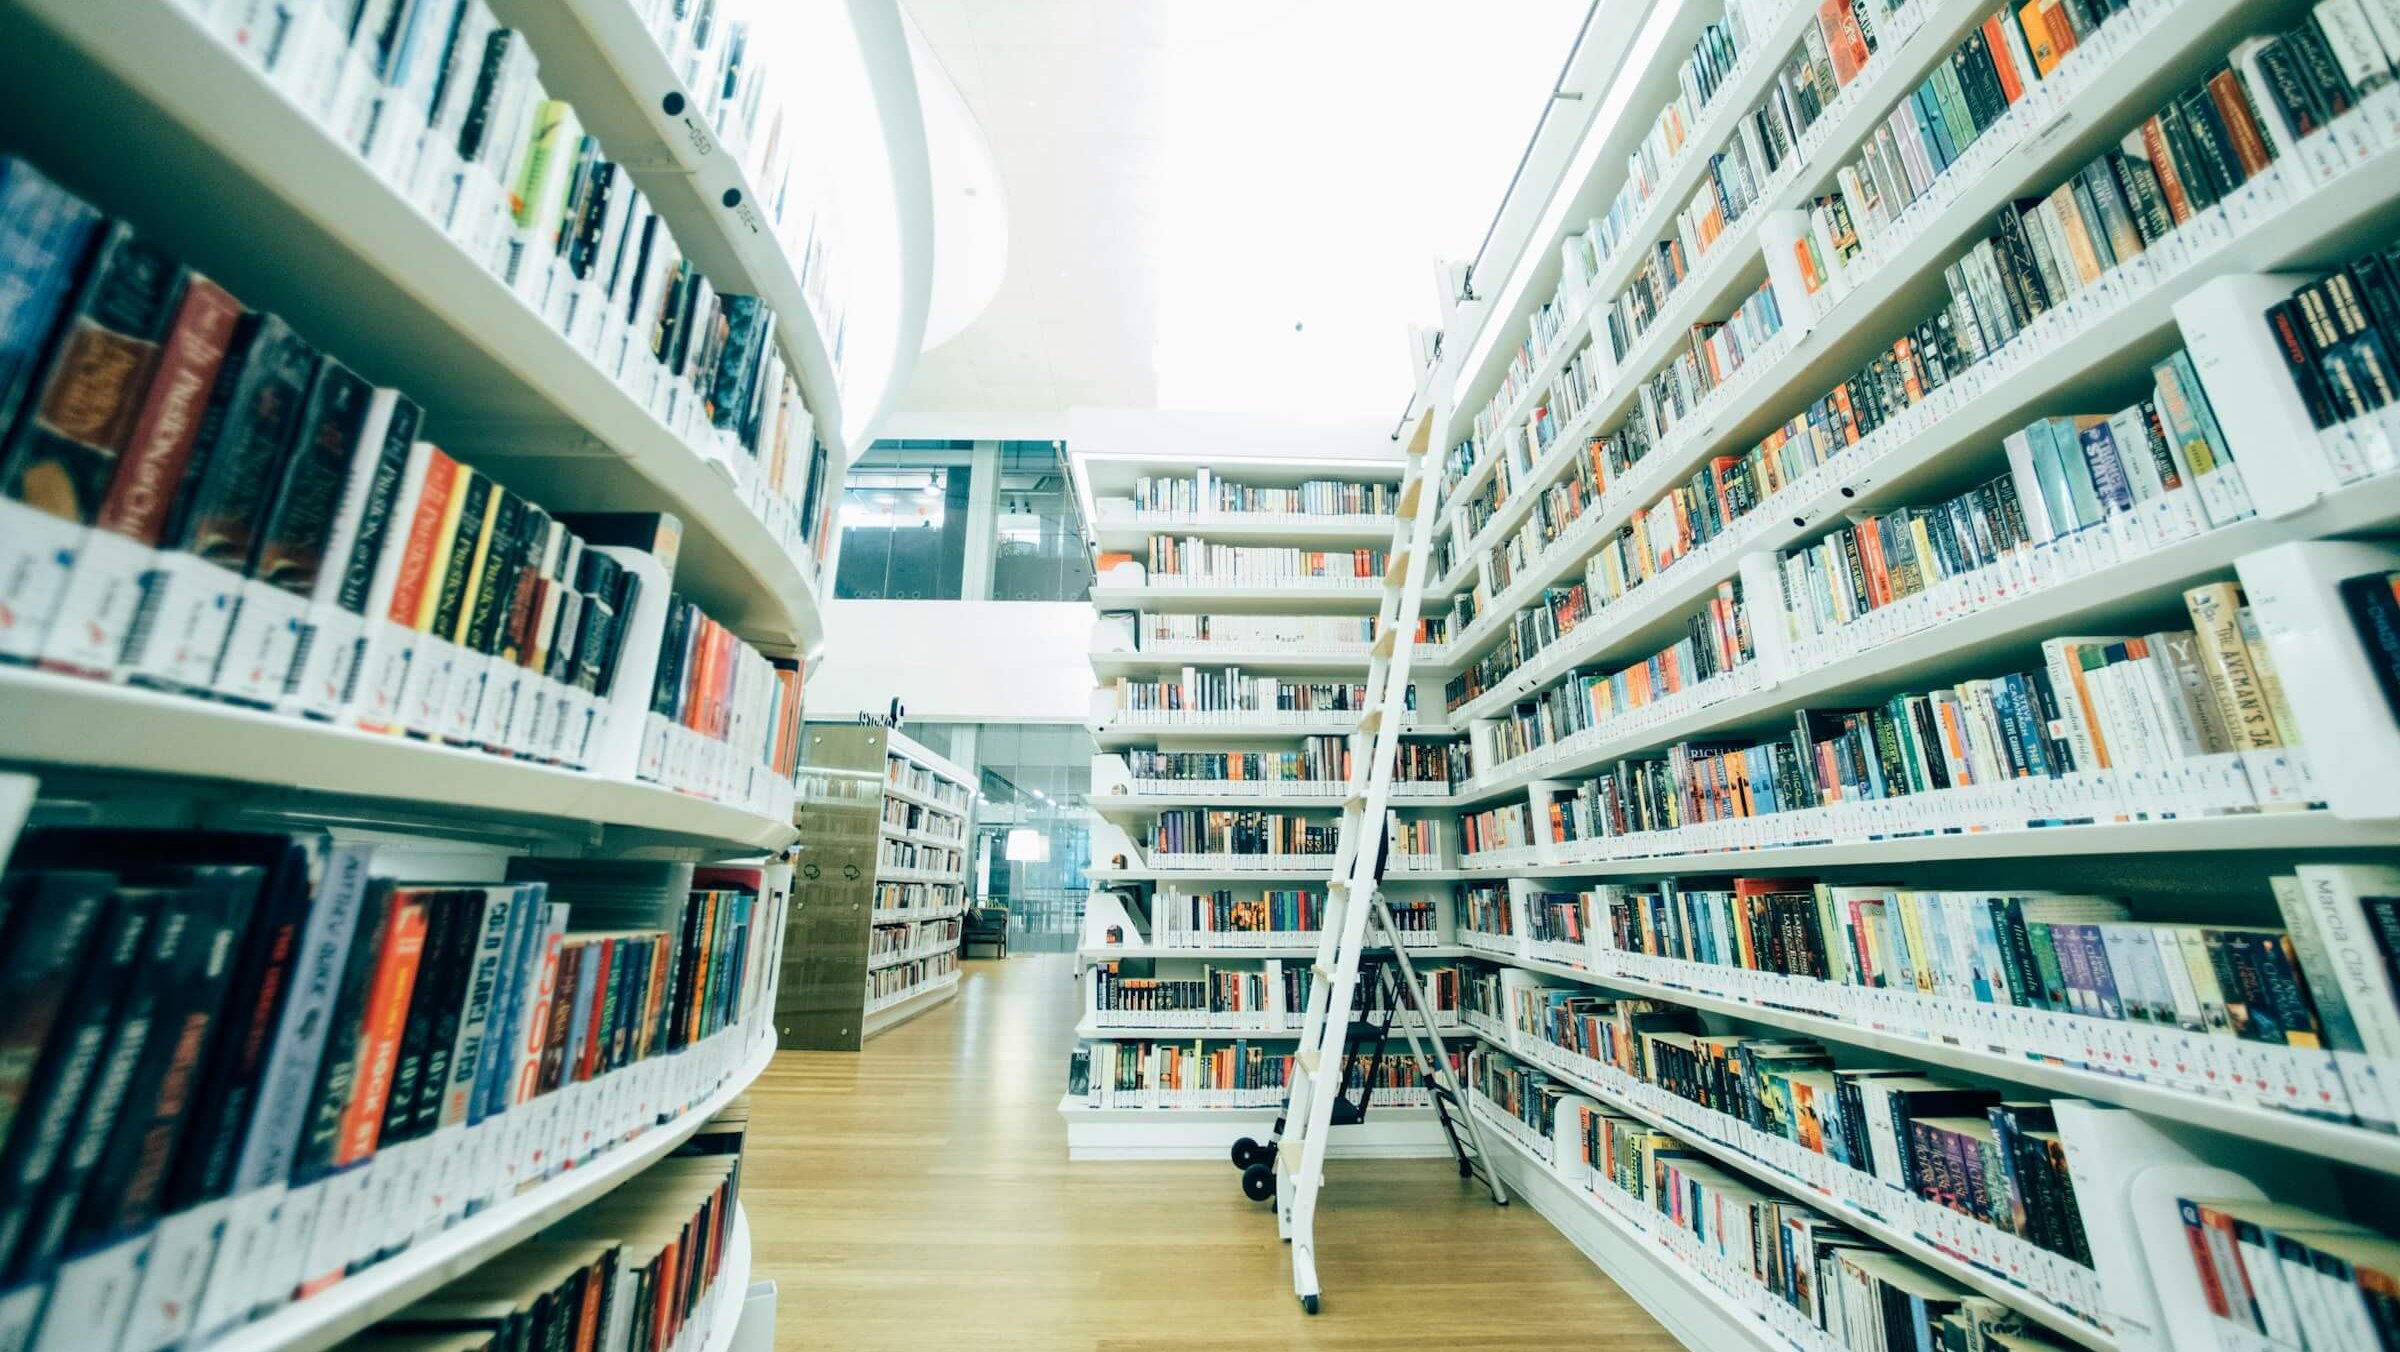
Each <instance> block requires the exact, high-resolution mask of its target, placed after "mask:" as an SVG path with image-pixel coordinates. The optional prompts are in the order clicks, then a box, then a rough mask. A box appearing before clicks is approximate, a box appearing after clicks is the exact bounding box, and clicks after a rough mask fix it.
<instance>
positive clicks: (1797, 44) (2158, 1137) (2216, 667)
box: [1104, 0, 2400, 1352]
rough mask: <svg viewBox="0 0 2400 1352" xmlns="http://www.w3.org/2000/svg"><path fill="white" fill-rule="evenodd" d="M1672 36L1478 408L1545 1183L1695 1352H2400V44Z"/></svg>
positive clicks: (1499, 336)
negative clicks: (2397, 376) (2398, 1218)
mask: <svg viewBox="0 0 2400 1352" xmlns="http://www.w3.org/2000/svg"><path fill="white" fill-rule="evenodd" d="M1624 22H1625V23H1626V24H1627V25H1628V26H1629V29H1630V28H1632V27H1634V26H1637V25H1638V30H1639V32H1640V33H1641V34H1643V35H1644V36H1643V37H1642V38H1637V39H1635V45H1636V46H1637V47H1641V46H1642V45H1644V42H1645V40H1654V41H1655V42H1656V43H1657V44H1658V45H1657V47H1656V52H1657V55H1656V56H1655V58H1654V59H1650V60H1646V61H1637V62H1634V63H1631V64H1630V65H1629V66H1628V68H1627V69H1626V70H1625V71H1623V72H1621V73H1620V74H1619V75H1618V76H1617V77H1616V78H1617V81H1618V86H1617V87H1616V88H1613V89H1611V90H1610V91H1608V94H1607V97H1606V98H1605V99H1603V100H1601V103H1602V106H1603V107H1605V108H1611V109H1619V110H1620V111H1619V112H1618V113H1616V114H1611V115H1609V116H1601V117H1597V118H1595V119H1594V120H1593V121H1592V123H1591V125H1590V128H1589V129H1588V130H1587V131H1586V132H1585V133H1584V134H1585V136H1586V137H1587V144H1586V147H1585V153H1584V154H1582V155H1581V156H1579V157H1578V162H1579V163H1581V164H1585V165H1593V166H1597V167H1595V168H1592V169H1590V170H1589V171H1588V173H1587V172H1585V171H1580V170H1579V171H1576V172H1575V174H1574V175H1571V176H1570V179H1569V181H1568V182H1566V183H1564V184H1562V185H1560V189H1559V190H1560V192H1561V193H1562V194H1563V195H1565V196H1567V197H1571V198H1573V199H1574V200H1575V201H1576V203H1577V204H1578V205H1577V206H1576V207H1575V208H1574V209H1572V210H1569V211H1567V212H1566V213H1564V219H1563V222H1562V223H1561V224H1560V225H1559V226H1558V227H1557V228H1556V230H1555V231H1554V232H1553V233H1552V234H1551V235H1550V236H1549V237H1546V238H1536V239H1532V240H1530V241H1528V242H1526V243H1525V245H1524V248H1523V251H1522V259H1523V261H1522V262H1521V263H1520V264H1518V265H1517V266H1516V268H1515V272H1514V275H1512V276H1511V277H1510V278H1509V285H1508V286H1507V287H1505V288H1504V287H1502V286H1500V285H1499V284H1498V282H1497V280H1495V279H1493V278H1487V277H1486V276H1484V275H1483V273H1482V272H1481V271H1480V270H1479V271H1478V274H1477V277H1476V282H1477V286H1476V290H1477V291H1478V292H1480V293H1483V294H1484V295H1485V296H1487V297H1491V296H1496V297H1499V298H1500V299H1499V305H1498V307H1497V308H1492V307H1490V306H1487V305H1485V304H1483V303H1480V302H1478V303H1476V304H1473V305H1462V306H1460V307H1458V309H1457V310H1456V312H1455V314H1454V316H1453V321H1452V322H1453V324H1454V326H1455V327H1456V328H1458V329H1460V330H1463V331H1456V332H1451V333H1448V334H1447V335H1445V339H1446V340H1445V341H1444V342H1443V343H1442V344H1441V345H1440V348H1439V351H1440V352H1442V353H1445V354H1448V355H1447V356H1445V357H1443V358H1441V359H1440V360H1439V361H1438V362H1437V364H1436V365H1434V367H1433V368H1432V370H1431V371H1430V373H1429V378H1430V380H1431V381H1433V382H1448V383H1446V384H1443V385H1441V388H1444V389H1449V388H1452V387H1453V386H1454V387H1455V389H1456V391H1457V407H1458V408H1459V409H1460V410H1461V413H1460V417H1459V421H1460V422H1461V423H1462V424H1466V425H1461V426H1457V427H1454V428H1452V429H1451V430H1450V432H1449V434H1448V436H1447V437H1446V438H1445V440H1446V442H1447V443H1448V444H1450V445H1451V446H1452V447H1453V449H1452V451H1451V452H1450V454H1449V456H1448V458H1447V461H1446V463H1445V465H1444V471H1445V473H1446V474H1447V476H1448V477H1447V480H1446V483H1447V487H1448V492H1447V494H1446V496H1445V499H1444V502H1445V508H1446V510H1445V516H1444V519H1443V521H1442V525H1441V533H1442V534H1443V536H1444V537H1445V539H1446V541H1447V545H1446V550H1445V554H1446V557H1445V560H1444V561H1443V567H1442V570H1441V572H1440V573H1439V575H1438V576H1437V577H1436V579H1435V580H1434V581H1433V583H1432V584H1431V585H1430V588H1429V591H1430V593H1431V594H1429V596H1428V599H1427V611H1428V613H1433V614H1443V615H1445V616H1446V619H1447V621H1448V624H1447V631H1448V642H1447V644H1446V646H1445V647H1444V648H1443V649H1442V651H1441V653H1440V654H1439V655H1438V656H1437V657H1435V658H1434V660H1433V664H1432V671H1431V674H1429V675H1428V677H1427V679H1426V680H1425V682H1424V683H1423V684H1422V685H1421V686H1420V689H1419V696H1420V698H1419V715H1418V716H1419V718H1420V719H1421V720H1425V722H1424V726H1425V727H1427V728H1428V730H1429V731H1430V730H1432V729H1433V728H1434V727H1435V726H1436V725H1435V724H1434V723H1433V722H1432V721H1431V720H1433V719H1434V718H1436V717H1441V718H1446V720H1447V722H1446V724H1445V725H1442V726H1446V727H1447V729H1448V730H1449V732H1450V733H1451V734H1452V735H1454V736H1458V737H1462V738H1464V739H1465V741H1466V743H1467V747H1468V755H1467V756H1466V757H1465V758H1464V763H1465V764H1466V766H1467V767H1468V773H1466V774H1463V775H1461V776H1459V777H1458V778H1457V779H1456V780H1455V782H1453V783H1452V784H1451V785H1450V786H1449V787H1448V790H1447V792H1446V795H1445V797H1444V798H1443V799H1442V800H1440V801H1438V802H1436V803H1435V804H1433V805H1432V806H1433V808H1434V809H1435V815H1436V816H1438V817H1440V818H1441V819H1442V820H1441V821H1440V822H1438V823H1437V826H1438V827H1439V828H1440V829H1445V830H1447V832H1448V834H1449V835H1450V837H1451V839H1452V840H1453V841H1454V842H1455V847H1454V852H1453V854H1452V855H1450V856H1449V857H1448V858H1446V859H1445V860H1444V861H1443V864H1444V867H1445V869H1446V870H1448V872H1447V873H1446V874H1445V875H1443V876H1445V877H1446V878H1449V879H1450V880H1451V881H1450V883H1449V886H1450V888H1451V889H1452V898H1451V902H1450V907H1449V914H1448V916H1447V917H1446V923H1447V925H1448V928H1447V929H1446V930H1445V941H1446V942H1452V943H1455V944H1457V945H1459V946H1461V947H1462V948H1463V949H1464V950H1465V951H1466V953H1467V956H1466V957H1465V958H1464V959H1463V960H1462V961H1461V963H1460V964H1459V967H1460V977H1459V980H1460V983H1461V988H1462V995H1461V999H1462V1010H1461V1019H1462V1021H1463V1023H1464V1024H1465V1026H1466V1028H1467V1030H1468V1032H1469V1034H1470V1035H1471V1038H1472V1040H1473V1042H1474V1043H1475V1044H1476V1046H1477V1050H1476V1051H1475V1053H1474V1056H1473V1065H1472V1067H1471V1075H1470V1077H1469V1078H1470V1081H1471V1084H1472V1087H1473V1089H1474V1097H1475V1105H1474V1110H1475V1111H1476V1112H1478V1113H1479V1114H1481V1115H1482V1116H1483V1118H1484V1120H1485V1121H1486V1122H1488V1123H1489V1124H1490V1125H1491V1126H1492V1127H1493V1133H1492V1134H1493V1135H1495V1136H1496V1137H1497V1138H1498V1139H1499V1141H1500V1148H1501V1152H1502V1155H1503V1159H1502V1163H1503V1165H1504V1167H1505V1169H1506V1171H1507V1173H1508V1175H1509V1177H1510V1180H1511V1181H1512V1183H1514V1184H1515V1185H1516V1186H1517V1187H1518V1189H1519V1190H1520V1192H1522V1193H1523V1195H1525V1196H1526V1197H1527V1198H1528V1199H1529V1200H1530V1201H1531V1202H1532V1203H1533V1205H1534V1206H1535V1207H1536V1209H1537V1210H1539V1211H1541V1212H1542V1213H1543V1214H1544V1215H1545V1216H1547V1217H1548V1218H1550V1219H1551V1220H1552V1222H1553V1223H1554V1224H1556V1225H1557V1226H1558V1227H1559V1228H1560V1230H1561V1231H1562V1232H1564V1233H1565V1234H1567V1235H1568V1236H1569V1237H1570V1238H1571V1239H1573V1240H1574V1241H1575V1242H1576V1243H1577V1245H1578V1246H1579V1247H1581V1248H1582V1249H1583V1250H1584V1251H1585V1252H1586V1253H1587V1254H1589V1255H1590V1256H1591V1257H1592V1258H1593V1260H1594V1261H1595V1262H1596V1263H1598V1264H1599V1265H1600V1266H1602V1267H1603V1268H1605V1269H1606V1270H1607V1271H1608V1272H1609V1274H1610V1275H1611V1276H1612V1277H1614V1278H1615V1279H1616V1280H1617V1281H1618V1282H1619V1283H1620V1284H1621V1285H1622V1286H1624V1287H1625V1288H1626V1289H1627V1290H1628V1291H1630V1292H1632V1293H1633V1294H1634V1295H1635V1296H1636V1297H1637V1298H1638V1299H1640V1300H1641V1301H1642V1302H1643V1303H1644V1304H1645V1305H1646V1306H1647V1307H1648V1308H1649V1309H1650V1310H1651V1311H1652V1313H1654V1314H1655V1315H1657V1316H1658V1317H1659V1318H1660V1319H1661V1320H1662V1321H1663V1322H1665V1323H1666V1324H1667V1325H1668V1327H1669V1328H1670V1329H1671V1330H1672V1331H1674V1332H1675V1333H1676V1335H1677V1336H1678V1337H1679V1338H1681V1339H1682V1340H1684V1341H1685V1342H1686V1343H1688V1344H1689V1345H1691V1346H1695V1347H1759V1348H1793V1349H1811V1350H1813V1349H1833V1348H1869V1347H1883V1346H1902V1345H1915V1346H1942V1347H1967V1348H1970V1349H1975V1350H1976V1352H1984V1350H1985V1349H1990V1348H2007V1349H2018V1348H2026V1347H2047V1346H2082V1347H2092V1348H2128V1349H2132V1348H2143V1349H2169V1348H2173V1349H2183V1348H2200V1347H2211V1348H2222V1349H2235V1348H2241V1349H2261V1350H2263V1349H2269V1348H2299V1349H2306V1350H2307V1352H2317V1350H2318V1349H2331V1348H2351V1347H2358V1348H2376V1347H2381V1346H2388V1345H2390V1343H2391V1340H2392V1339H2393V1338H2394V1337H2395V1336H2396V1335H2400V1324H2396V1323H2395V1319H2396V1318H2400V1315H2396V1313H2395V1307H2394V1306H2393V1304H2392V1302H2391V1301H2390V1299H2389V1297H2388V1293H2389V1292H2390V1291H2392V1290H2393V1289H2395V1287H2394V1282H2395V1278H2396V1277H2400V1245H2395V1244H2394V1243H2393V1241H2391V1240H2389V1239H2386V1238H2383V1237H2382V1236H2381V1235H2380V1234H2378V1233H2376V1231H2375V1230H2374V1229H2372V1228H2369V1227H2373V1226H2378V1225H2388V1217H2389V1215H2390V1214H2391V1211H2390V1208H2389V1206H2388V1205H2386V1203H2385V1199H2388V1198H2389V1197H2390V1196H2391V1192H2390V1189H2391V1186H2392V1182H2391V1180H2392V1179H2393V1178H2395V1177H2400V1145H2396V1144H2395V1143H2396V1142H2400V1137H2396V1136H2395V1135H2394V1134H2393V1133H2394V1125H2393V1124H2394V1120H2395V1119H2394V1109H2393V1106H2392V1104H2393V1102H2394V1100H2393V1099H2392V1097H2391V1090H2390V1089H2389V1087H2388V1084H2389V1081H2390V1080H2391V1078H2392V1077H2393V1076H2395V1075H2400V1059H2396V1058H2400V1031H2396V1030H2400V1022H2395V1020H2400V1004H2395V990H2396V989H2400V985H2396V979H2395V978H2394V976H2393V975H2392V974H2393V972H2394V971H2396V970H2400V940H2396V939H2395V937H2394V936H2395V935H2400V928H2395V927H2394V925H2393V922H2392V917H2393V915H2394V914H2395V907H2400V901H2395V900H2393V898H2394V895H2395V893H2396V892H2400V793H2395V792H2394V790H2393V787H2392V785H2393V783H2394V780H2393V775H2392V769H2393V767H2394V766H2395V765H2400V637H2396V636H2400V602H2395V601H2394V600H2393V596H2394V593H2393V590H2392V579H2393V578H2394V577H2395V576H2400V545H2395V543H2394V537H2396V536H2400V473H2395V471H2396V470H2400V452H2396V451H2395V449H2394V447H2395V446H2396V445H2400V442H2395V441H2394V439H2393V438H2394V435H2395V433H2396V432H2400V423H2396V422H2395V421H2394V420H2393V418H2392V415H2391V407H2392V402H2393V399H2394V397H2395V394H2396V393H2400V387H2396V386H2395V385H2394V383H2393V374H2392V373H2393V367H2392V364H2391V363H2392V358H2393V353H2394V351H2395V348H2394V344H2395V342H2400V286H2396V285H2395V281H2394V272H2393V267H2394V260H2393V258H2392V256H2391V252H2390V251H2391V250H2392V247H2393V246H2394V244H2395V243H2400V174H2396V173H2395V169H2400V65H2396V63H2400V21H2395V18H2394V16H2393V15H2392V14H2391V13H2389V12H2387V11H2386V10H2385V9H2383V8H2382V7H2378V6H2372V5H2367V6H2360V5H2352V4H2347V3H2344V2H2343V0H2331V2H2330V3H2322V4H2314V5H2307V4H2276V3H2259V2H2258V0H2223V2H2220V0H2163V2H2161V3H2143V2H2142V0H2134V3H2129V4H2111V3H2082V2H2079V0H2064V3H2061V4H2057V5H2029V6H2025V7H2022V8H2018V7H2015V6H2009V7H1996V6H1993V5H1990V4H1979V3H1966V2H1964V0H1961V2H1959V3H1950V2H1948V0H1906V2H1905V3H1901V4H1886V3H1882V2H1881V0H1856V2H1855V3H1829V4H1826V5H1822V6H1817V5H1803V4H1797V3H1789V4H1779V3H1774V0H1763V2H1761V3H1748V2H1747V0H1736V2H1735V3H1731V4H1727V5H1722V6H1719V5H1712V4H1701V5H1696V6H1676V5H1659V6H1653V7H1649V8H1648V9H1647V10H1645V11H1644V12H1643V13H1641V14H1637V15H1634V16H1630V17H1627V18H1626V19H1625V20H1624ZM1593 97H1594V98H1595V99H1597V98H1600V96H1599V95H1598V94H1594V95H1593ZM1612 118H1613V120H1612ZM1504 261H1510V260H1504ZM1479 325H1483V326H1489V327H1488V328H1487V329H1481V330H1479V329H1478V326H1479ZM1479 334H1481V335H1484V337H1483V341H1482V342H1481V343H1479V342H1478V338H1479ZM1491 334H1496V339H1495V338H1493V337H1490V336H1488V335H1491ZM1479 347H1481V348H1484V349H1486V351H1480V352H1479V351H1477V349H1478V348H1479ZM1112 646H1130V645H1112ZM1115 660H1117V661H1119V662H1122V661H1123V659H1122V658H1121V657H1120V658H1117V659H1115ZM1124 669H1126V670H1130V669H1131V668H1130V666H1129V665H1128V666H1126V667H1125V668H1124ZM1109 670H1110V669H1105V668H1104V678H1105V676H1106V674H1107V672H1108V671H1109ZM1436 686H1438V687H1440V693H1439V695H1438V697H1435V698H1427V696H1428V695H1429V694H1430V693H1431V692H1432V690H1433V688H1434V687H1436ZM1167 792H1168V793H1169V795H1170V796H1168V797H1166V798H1165V799H1163V800H1162V802H1172V803H1176V804H1178V805H1180V804H1181V803H1182V802H1183V800H1182V799H1181V798H1180V797H1176V796H1173V793H1174V791H1173V790H1172V789H1169V790H1167ZM1140 793H1141V790H1140V789H1139V788H1137V787H1133V786H1131V785H1129V786H1128V787H1127V788H1126V789H1125V790H1124V792H1122V793H1121V794H1118V795H1117V796H1116V798H1115V799H1114V800H1112V801H1118V802H1135V801H1139V802H1143V803H1145V805H1146V804H1147V800H1145V799H1142V798H1141V797H1140ZM1151 863H1152V864H1153V865H1154V864H1155V863H1156V860H1155V858H1153V859H1152V860H1151ZM1132 867H1133V869H1134V870H1135V871H1138V870H1139V868H1140V867H1141V865H1139V864H1134V865H1133V866H1132ZM1695 1201H1696V1202H1697V1203H1698V1205H1696V1206H1695ZM2362 1221H2363V1222H2366V1224H2365V1225H2363V1226H2362V1225H2361V1224H2359V1223H2358V1222H2362ZM1767 1233H1774V1234H1777V1235H1779V1236H1780V1240H1779V1241H1778V1242H1770V1243H1766V1244H1763V1245H1758V1246H1756V1247H1754V1241H1756V1240H1758V1237H1759V1236H1761V1235H1764V1234H1767ZM1894 1339H1899V1340H1901V1341H1892V1340H1894Z"/></svg>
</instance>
